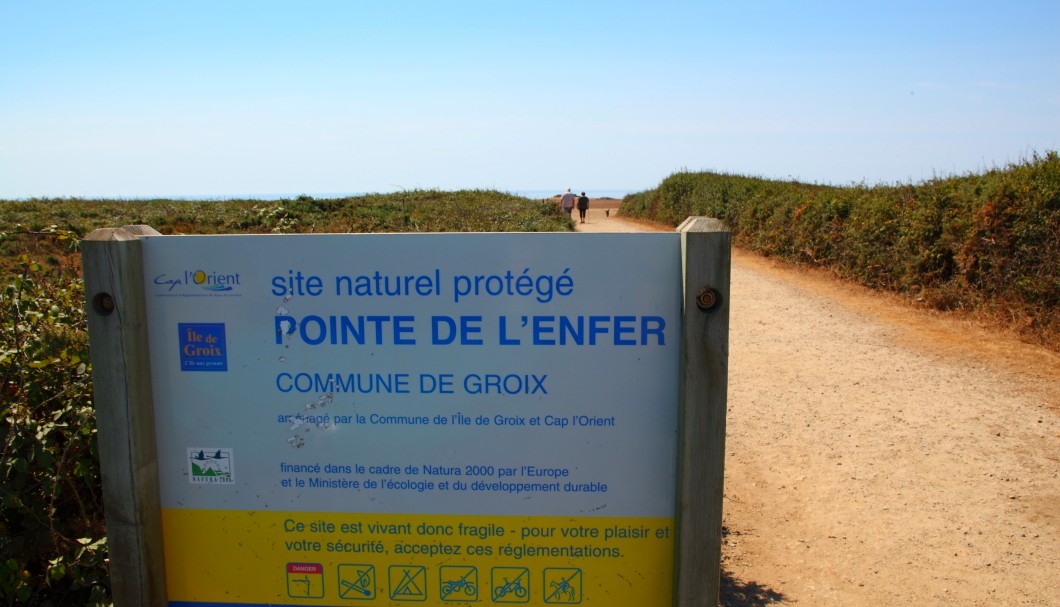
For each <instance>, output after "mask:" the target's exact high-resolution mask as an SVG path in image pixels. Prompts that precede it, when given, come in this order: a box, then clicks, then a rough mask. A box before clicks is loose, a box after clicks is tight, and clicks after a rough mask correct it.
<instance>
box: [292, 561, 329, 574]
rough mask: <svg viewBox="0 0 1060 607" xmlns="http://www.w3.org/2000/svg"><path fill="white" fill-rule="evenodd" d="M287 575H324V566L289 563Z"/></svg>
mask: <svg viewBox="0 0 1060 607" xmlns="http://www.w3.org/2000/svg"><path fill="white" fill-rule="evenodd" d="M287 573H318V574H320V573H324V566H323V565H318V564H316V563H287Z"/></svg>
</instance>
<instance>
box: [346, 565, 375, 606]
mask: <svg viewBox="0 0 1060 607" xmlns="http://www.w3.org/2000/svg"><path fill="white" fill-rule="evenodd" d="M375 596H376V592H375V567H374V566H372V565H339V598H340V599H347V600H351V601H370V600H372V599H374V598H375Z"/></svg>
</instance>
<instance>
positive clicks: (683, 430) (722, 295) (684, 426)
mask: <svg viewBox="0 0 1060 607" xmlns="http://www.w3.org/2000/svg"><path fill="white" fill-rule="evenodd" d="M677 231H678V232H679V233H680V234H681V260H682V279H683V285H684V286H683V300H682V311H681V319H682V329H681V331H682V333H681V335H682V352H681V399H680V413H679V416H678V454H679V455H678V462H677V537H678V544H677V559H676V563H675V566H674V572H675V576H674V577H675V587H676V591H675V593H674V594H675V603H676V604H677V606H678V607H693V606H695V607H715V606H716V605H717V604H718V598H719V596H718V595H719V586H720V575H721V515H722V497H723V488H724V487H723V486H724V476H725V413H726V395H727V394H726V393H727V389H728V371H729V300H730V298H729V284H730V276H729V275H730V265H731V256H732V235H731V233H730V232H729V230H728V228H726V227H725V225H724V224H723V223H722V222H721V221H719V220H717V219H711V218H707V217H690V218H688V219H686V220H685V221H684V223H682V224H681V225H680V226H679V227H678V228H677Z"/></svg>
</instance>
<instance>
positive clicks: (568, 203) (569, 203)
mask: <svg viewBox="0 0 1060 607" xmlns="http://www.w3.org/2000/svg"><path fill="white" fill-rule="evenodd" d="M560 204H561V205H562V206H563V212H564V213H566V214H567V217H570V216H571V212H572V211H573V210H574V194H571V192H570V188H567V193H566V194H564V195H563V198H560Z"/></svg>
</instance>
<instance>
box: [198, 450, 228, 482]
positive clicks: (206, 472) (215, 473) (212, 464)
mask: <svg viewBox="0 0 1060 607" xmlns="http://www.w3.org/2000/svg"><path fill="white" fill-rule="evenodd" d="M188 472H189V474H188V480H189V481H191V483H192V484H196V485H224V484H228V483H234V482H235V480H236V479H235V466H234V464H233V462H232V450H231V449H225V448H220V449H218V448H217V447H190V448H188Z"/></svg>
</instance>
